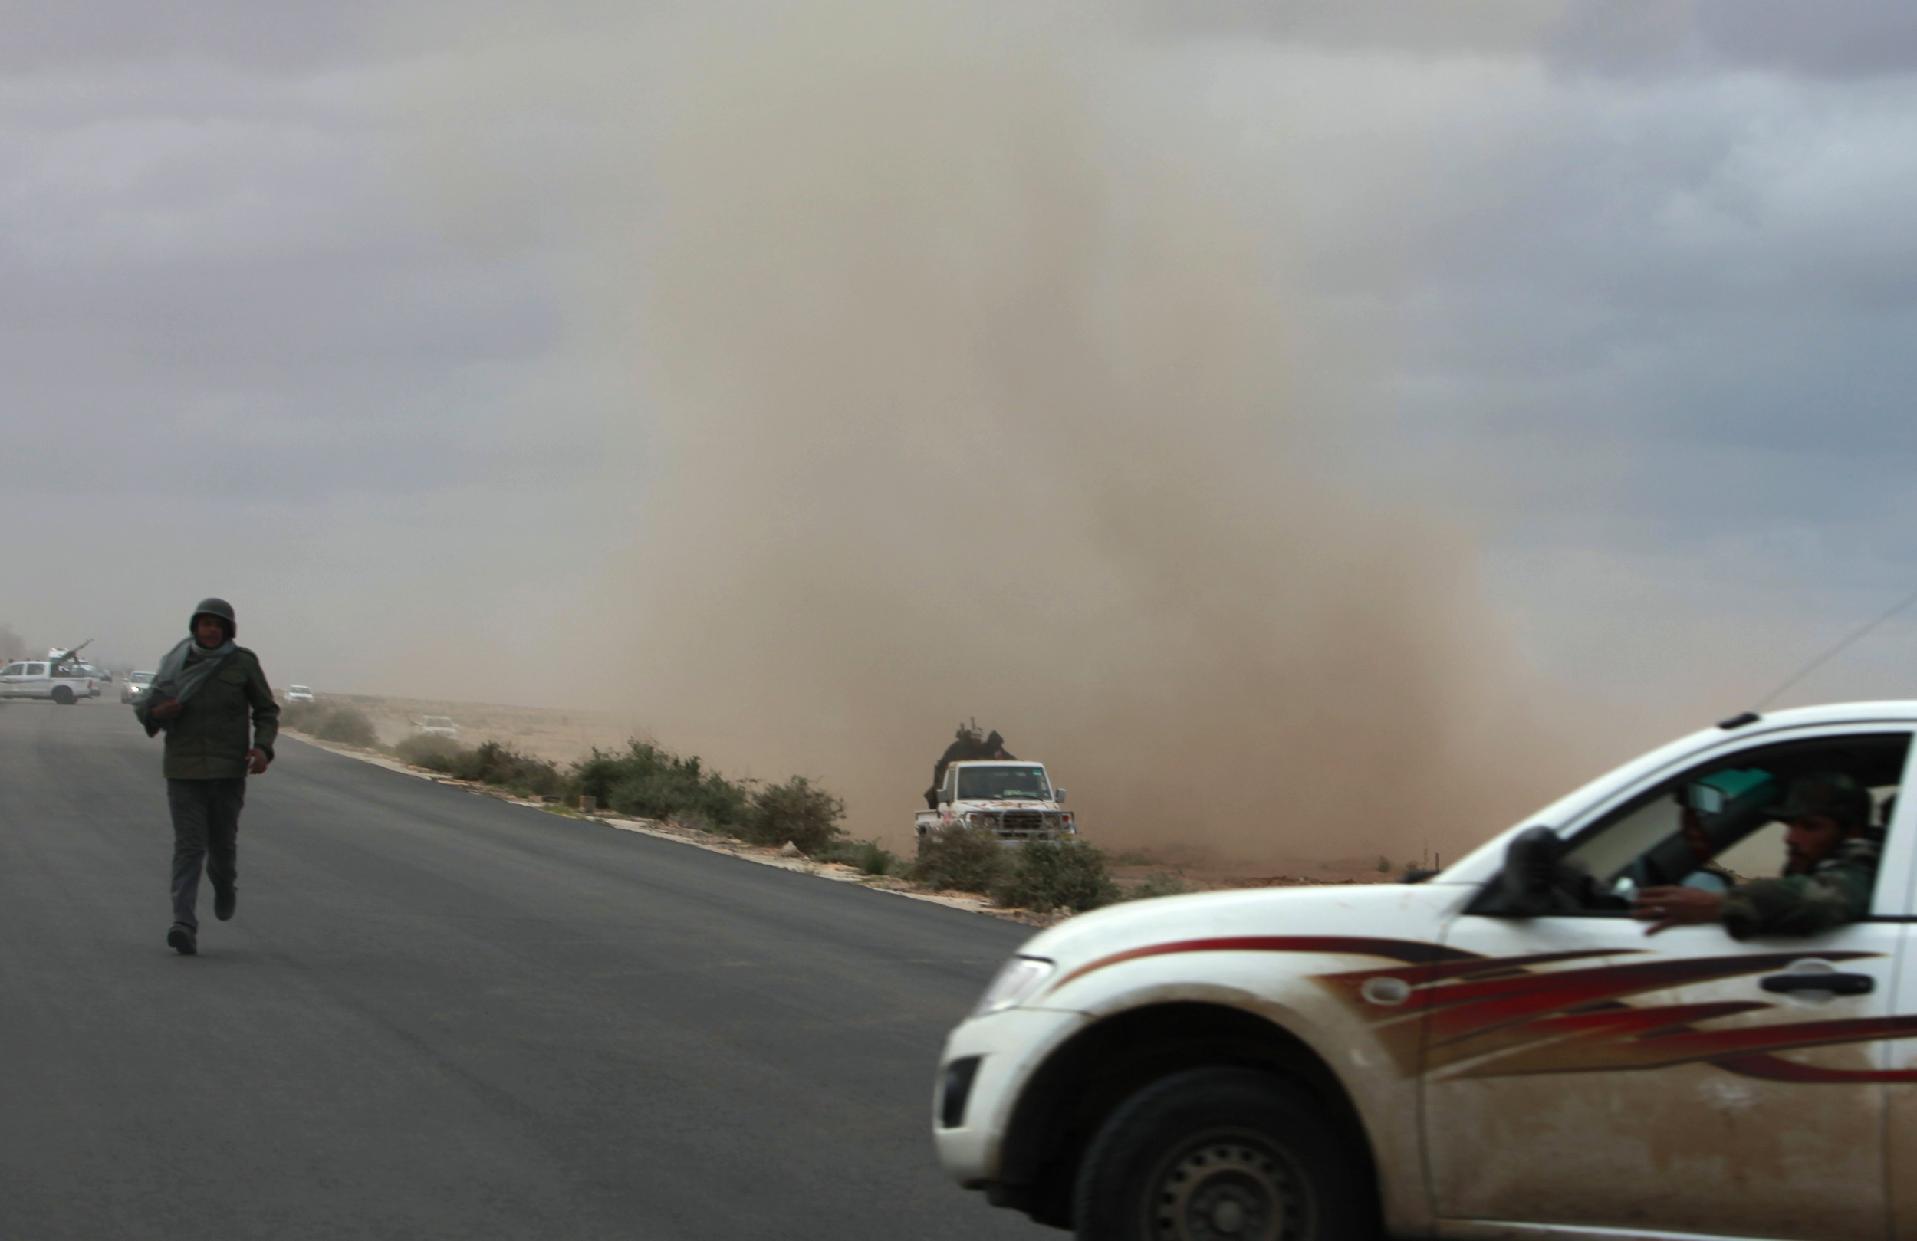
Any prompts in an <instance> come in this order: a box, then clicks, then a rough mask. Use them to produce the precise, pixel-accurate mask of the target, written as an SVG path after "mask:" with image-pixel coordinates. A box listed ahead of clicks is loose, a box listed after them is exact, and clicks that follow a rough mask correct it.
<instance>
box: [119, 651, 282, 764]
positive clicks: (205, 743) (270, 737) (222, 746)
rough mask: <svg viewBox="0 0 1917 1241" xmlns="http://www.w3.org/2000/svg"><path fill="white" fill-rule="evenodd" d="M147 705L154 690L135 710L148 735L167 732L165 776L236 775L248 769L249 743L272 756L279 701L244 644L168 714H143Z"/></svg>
mask: <svg viewBox="0 0 1917 1241" xmlns="http://www.w3.org/2000/svg"><path fill="white" fill-rule="evenodd" d="M151 705H152V695H151V694H147V695H143V696H142V697H141V698H140V701H139V702H138V703H136V704H134V708H133V710H134V714H136V715H137V716H138V717H139V719H140V723H141V724H143V725H145V726H146V735H147V736H149V737H151V736H153V735H154V734H155V733H159V732H164V733H165V734H166V759H165V762H164V764H163V770H164V771H165V772H166V778H167V779H169V780H232V779H237V778H238V777H240V776H243V775H245V774H246V751H247V748H248V747H249V746H257V747H258V748H259V749H261V750H264V751H265V752H266V757H267V758H269V759H271V758H272V757H273V742H274V741H275V740H277V739H278V738H279V735H280V705H279V703H277V702H275V701H273V690H272V689H271V687H269V686H268V685H267V683H266V673H264V672H263V671H261V670H260V659H259V656H257V655H255V654H254V653H253V652H252V651H249V650H248V649H246V648H245V647H243V646H240V647H235V648H234V649H233V653H232V654H231V655H228V656H227V657H226V662H225V663H224V664H222V665H221V666H220V670H219V671H218V672H215V673H214V674H213V675H212V676H211V677H209V678H207V681H206V684H204V685H202V686H201V687H200V688H199V691H198V692H197V693H195V694H194V695H193V696H192V697H191V698H188V699H187V701H186V705H185V706H184V707H182V708H181V709H180V713H179V714H178V715H176V716H174V717H173V718H172V719H171V720H156V719H153V718H152V717H151V716H149V715H148V714H147V708H148V707H149V706H151ZM249 714H250V717H251V718H250V721H249ZM249 722H250V724H251V729H250V730H249V728H248V724H249ZM249 731H250V737H249Z"/></svg>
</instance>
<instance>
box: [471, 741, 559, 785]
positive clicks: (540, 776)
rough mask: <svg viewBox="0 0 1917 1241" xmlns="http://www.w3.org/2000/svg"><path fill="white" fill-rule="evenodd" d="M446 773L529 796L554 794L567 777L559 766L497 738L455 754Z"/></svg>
mask: <svg viewBox="0 0 1917 1241" xmlns="http://www.w3.org/2000/svg"><path fill="white" fill-rule="evenodd" d="M447 774H448V775H450V776H452V777H453V778H454V779H457V780H473V781H477V782H478V783H480V784H496V785H498V786H500V787H501V788H506V789H511V790H512V791H513V792H515V793H523V794H525V795H527V796H529V797H557V796H560V795H562V794H564V793H565V791H566V788H567V780H566V777H565V776H563V775H561V774H560V772H559V768H558V767H556V766H554V765H553V764H551V763H549V762H547V761H546V760H545V759H543V758H534V757H532V756H531V755H530V754H521V753H520V752H519V751H517V750H515V749H513V748H512V747H510V746H504V745H501V744H499V743H498V742H497V741H487V742H483V743H481V744H480V745H479V747H478V748H476V749H471V750H461V751H459V752H458V753H456V754H454V755H453V759H452V764H451V766H450V768H449V769H448V770H447Z"/></svg>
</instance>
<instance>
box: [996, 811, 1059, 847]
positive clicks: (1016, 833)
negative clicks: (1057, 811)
mask: <svg viewBox="0 0 1917 1241" xmlns="http://www.w3.org/2000/svg"><path fill="white" fill-rule="evenodd" d="M1057 830H1058V824H1057V821H1056V820H1055V819H1053V818H1052V816H1051V815H1048V814H1042V813H1040V812H1039V811H1036V810H1013V811H1009V812H1007V813H1006V815H1005V817H1004V818H1003V819H1002V820H1000V826H999V830H998V834H999V835H1000V836H1003V837H1005V838H1006V839H1008V840H1030V839H1032V838H1033V837H1036V836H1051V835H1054V834H1056V832H1057Z"/></svg>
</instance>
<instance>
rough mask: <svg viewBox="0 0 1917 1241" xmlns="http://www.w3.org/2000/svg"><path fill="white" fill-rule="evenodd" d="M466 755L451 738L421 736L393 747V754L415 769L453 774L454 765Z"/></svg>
mask: <svg viewBox="0 0 1917 1241" xmlns="http://www.w3.org/2000/svg"><path fill="white" fill-rule="evenodd" d="M462 753H464V751H462V750H461V749H460V747H459V743H458V742H457V741H454V740H453V739H452V738H451V737H435V736H430V735H429V736H419V737H408V738H406V739H405V740H404V741H402V742H400V743H399V744H398V745H396V746H394V747H393V754H394V755H395V756H397V757H398V758H399V760H400V761H401V762H406V763H411V764H412V765H413V766H415V767H424V768H425V769H426V770H428V771H443V772H447V773H449V774H450V773H451V772H452V770H453V764H454V763H456V762H458V761H459V756H460V755H461V754H462Z"/></svg>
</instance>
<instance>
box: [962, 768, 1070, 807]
mask: <svg viewBox="0 0 1917 1241" xmlns="http://www.w3.org/2000/svg"><path fill="white" fill-rule="evenodd" d="M1051 794H1052V791H1051V789H1050V787H1049V786H1047V784H1046V782H1045V770H1044V768H1042V767H962V768H960V769H959V788H958V796H959V800H960V801H990V800H993V799H995V798H1005V797H1025V798H1032V799H1034V800H1039V801H1043V800H1046V799H1048V798H1050V797H1051Z"/></svg>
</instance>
